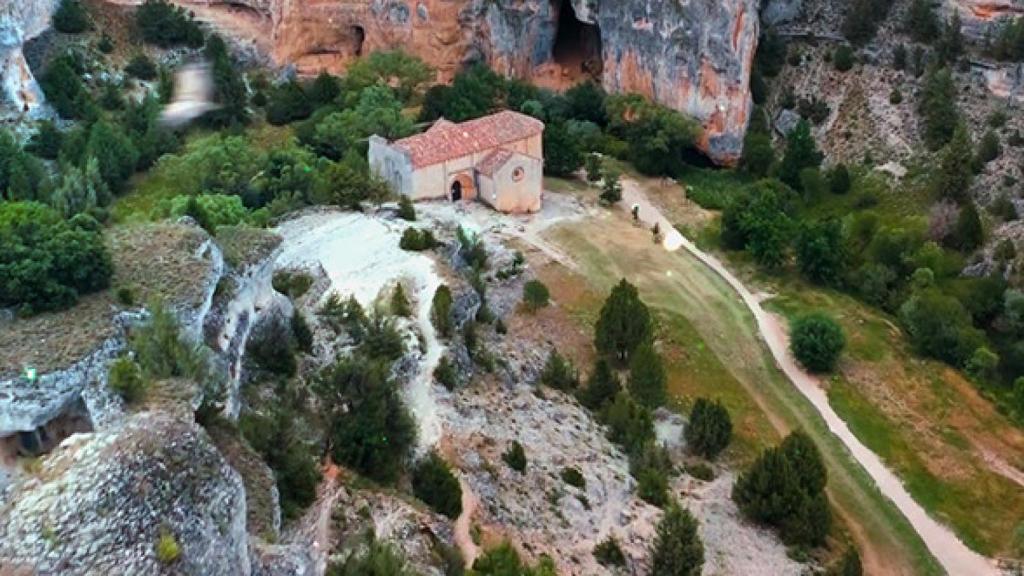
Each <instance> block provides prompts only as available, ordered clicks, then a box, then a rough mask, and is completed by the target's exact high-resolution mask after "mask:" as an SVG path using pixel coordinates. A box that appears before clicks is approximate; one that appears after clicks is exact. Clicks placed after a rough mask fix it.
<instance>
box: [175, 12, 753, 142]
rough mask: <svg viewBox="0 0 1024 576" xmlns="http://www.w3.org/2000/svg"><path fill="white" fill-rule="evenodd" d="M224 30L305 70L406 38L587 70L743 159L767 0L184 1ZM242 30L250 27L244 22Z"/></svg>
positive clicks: (444, 60)
mask: <svg viewBox="0 0 1024 576" xmlns="http://www.w3.org/2000/svg"><path fill="white" fill-rule="evenodd" d="M178 3H179V4H183V5H188V6H191V7H193V8H196V9H197V15H198V16H199V17H200V18H202V19H205V20H209V21H211V22H212V23H213V24H214V25H219V26H220V27H221V28H222V29H224V30H225V31H228V32H229V33H230V32H232V31H233V32H235V33H238V34H242V35H243V36H247V37H246V38H244V39H245V40H248V41H251V42H252V43H253V44H255V45H257V46H258V45H266V44H268V43H266V38H272V41H271V42H270V43H269V49H270V50H271V52H272V54H271V56H272V57H273V59H274V61H275V62H276V63H278V64H280V65H285V64H294V65H295V66H296V67H297V69H298V70H299V72H301V73H307V74H313V73H316V72H319V71H320V70H329V71H331V72H335V73H337V72H341V71H343V70H344V68H345V66H346V65H347V64H348V63H349V62H351V61H352V60H353V59H354V58H356V57H358V56H360V55H361V54H364V53H367V52H370V51H373V50H383V49H394V48H403V49H405V50H407V51H410V52H412V53H415V54H416V55H418V56H420V57H421V58H423V59H424V60H425V61H427V62H428V63H429V64H430V65H432V66H433V67H435V68H436V69H437V70H438V73H439V79H440V80H448V79H450V78H451V77H452V76H453V75H454V74H455V72H456V71H457V70H458V69H459V68H460V67H461V66H462V65H464V64H465V63H467V62H473V61H484V62H487V63H489V64H490V65H491V66H492V67H493V68H494V69H495V70H498V71H499V72H502V73H504V74H507V75H510V76H518V77H521V78H529V79H531V80H533V81H535V82H537V83H538V84H541V85H543V86H549V87H554V88H564V87H566V86H568V85H570V84H572V83H574V82H576V81H578V80H580V79H582V78H584V77H587V76H592V77H594V78H596V79H598V80H600V81H601V82H602V83H603V84H604V86H605V88H607V89H608V90H610V91H614V92H639V93H641V94H644V95H646V96H649V97H651V98H654V99H655V100H657V101H658V102H661V103H663V104H665V105H668V106H671V107H673V108H676V109H678V110H681V111H683V112H686V113H687V114H690V115H692V116H694V117H696V118H698V119H700V121H701V122H703V124H704V126H705V128H706V133H705V136H704V138H703V140H702V146H703V148H704V149H705V150H706V151H707V152H708V154H709V155H710V156H711V157H712V158H713V159H715V160H717V161H720V162H731V161H734V160H735V159H736V158H737V157H738V155H739V153H740V149H741V143H742V139H743V133H744V131H745V129H746V125H747V120H748V116H749V110H750V105H751V104H750V93H749V87H748V81H749V77H750V66H751V61H752V58H753V55H754V50H755V48H756V44H757V34H758V17H757V10H758V5H759V2H758V0H690V1H685V2H684V1H682V0H629V1H623V0H418V1H417V0H233V1H231V2H226V1H224V2H221V1H219V0H178ZM240 31H243V32H240Z"/></svg>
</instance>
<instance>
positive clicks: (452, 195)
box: [448, 174, 476, 202]
mask: <svg viewBox="0 0 1024 576" xmlns="http://www.w3.org/2000/svg"><path fill="white" fill-rule="evenodd" d="M475 197H476V188H475V187H474V186H473V179H472V178H470V177H469V175H468V174H458V175H456V176H455V178H453V179H452V182H451V184H450V185H449V186H448V198H449V199H450V200H451V201H452V202H458V201H460V200H472V199H473V198H475Z"/></svg>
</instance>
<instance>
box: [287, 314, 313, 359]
mask: <svg viewBox="0 0 1024 576" xmlns="http://www.w3.org/2000/svg"><path fill="white" fill-rule="evenodd" d="M291 326H292V336H293V337H294V338H295V346H296V348H298V349H299V350H301V351H303V352H305V353H306V354H310V353H312V352H313V331H312V330H311V329H310V327H309V322H307V321H306V316H305V315H304V314H303V313H302V312H300V311H299V309H298V308H295V309H293V310H292V321H291Z"/></svg>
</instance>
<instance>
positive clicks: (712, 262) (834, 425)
mask: <svg viewBox="0 0 1024 576" xmlns="http://www.w3.org/2000/svg"><path fill="white" fill-rule="evenodd" d="M620 206H622V207H623V208H624V209H625V210H627V211H630V210H632V209H633V208H634V207H637V208H638V210H639V217H640V220H641V221H642V222H643V223H644V224H645V225H646V226H648V227H652V226H653V225H654V223H655V222H657V223H658V225H659V227H660V229H661V230H662V231H663V233H664V240H663V242H662V246H663V247H664V248H665V249H666V250H668V251H677V250H679V249H680V248H683V249H685V250H686V251H687V252H688V253H689V254H691V255H692V256H693V257H695V258H696V259H698V260H699V261H701V262H702V263H703V264H704V265H705V266H707V267H708V268H709V269H710V270H712V271H713V272H714V273H715V274H716V275H718V276H719V277H720V278H721V279H722V280H724V281H725V282H726V283H727V284H728V285H729V286H730V287H731V288H732V289H733V290H734V291H735V292H736V293H737V294H739V296H740V298H741V299H742V301H743V303H744V305H745V306H746V307H747V309H749V311H750V313H751V314H753V316H754V319H755V321H756V323H757V328H758V332H759V334H760V336H761V338H762V340H763V341H764V343H765V344H767V346H768V349H769V351H770V352H771V354H772V357H773V358H774V360H775V363H776V364H777V366H778V367H779V368H780V369H781V370H782V371H783V373H784V374H785V375H786V377H787V378H788V379H789V381H790V382H792V383H793V385H794V386H795V387H796V388H797V390H799V391H800V393H801V394H802V395H803V396H804V398H806V399H807V400H808V401H809V402H810V403H811V405H812V406H813V407H814V409H815V410H816V411H817V412H818V414H819V415H820V417H821V418H822V419H823V420H824V421H825V423H826V425H827V426H828V429H829V431H830V432H831V433H832V434H834V435H835V436H836V437H837V438H839V440H841V441H842V443H843V445H844V446H845V447H846V448H847V449H848V450H849V451H850V453H851V454H852V455H853V457H854V458H855V459H856V460H857V462H858V463H859V464H860V465H861V467H863V468H864V470H865V471H866V472H867V473H868V474H869V475H870V476H871V478H872V480H874V482H875V484H876V485H877V487H878V489H879V490H880V491H881V492H882V494H884V495H885V496H886V498H888V499H889V500H891V501H892V502H893V504H895V506H896V507H897V508H898V509H899V510H900V512H901V513H902V514H903V515H904V516H905V517H906V519H907V520H908V521H909V522H910V524H911V525H912V526H913V528H914V530H915V531H916V532H917V534H918V535H919V536H920V538H921V539H922V540H923V541H924V543H925V545H926V546H927V547H928V550H929V551H930V552H931V553H932V555H934V556H935V558H936V559H937V560H938V561H939V563H940V564H941V565H942V567H943V568H944V569H945V570H946V571H947V572H949V573H950V574H972V575H974V574H976V575H984V574H998V571H997V569H996V568H995V565H994V563H993V562H992V561H991V560H989V559H988V558H985V557H984V556H981V555H980V554H978V553H976V552H974V551H972V550H971V549H969V548H968V547H967V546H966V545H965V544H964V543H963V542H961V541H960V540H959V539H958V538H957V537H956V535H955V534H954V533H953V532H952V531H951V530H950V529H949V528H947V527H946V526H944V525H942V524H940V523H939V522H937V521H935V520H934V519H932V518H931V517H930V516H929V515H928V514H927V512H925V510H924V508H922V507H921V506H920V505H919V504H918V503H917V502H915V501H914V499H913V498H911V496H910V494H909V493H908V492H907V491H906V489H905V488H904V487H903V484H902V482H900V480H899V478H898V477H897V476H896V475H895V474H894V473H893V472H892V471H890V470H889V469H888V468H887V467H886V466H885V465H884V464H883V463H882V461H881V459H880V458H879V457H878V455H876V454H875V453H874V452H872V451H871V450H869V449H868V448H867V447H866V446H864V444H862V443H861V442H860V440H858V439H857V437H856V436H854V434H853V433H852V432H851V431H850V429H849V427H848V426H847V425H846V422H844V421H843V420H842V419H841V418H840V417H839V416H838V415H837V414H836V413H835V411H834V410H833V409H832V407H831V405H830V404H829V402H828V397H827V395H826V394H825V391H824V389H822V388H821V386H820V382H819V381H818V379H817V378H815V377H814V376H811V375H810V374H808V373H807V372H805V371H804V370H802V369H801V368H800V367H799V366H798V365H797V363H796V362H795V360H794V359H793V358H792V356H791V355H790V354H789V346H788V335H787V333H786V330H785V328H784V327H783V325H782V323H781V322H780V321H779V318H778V317H776V316H774V315H773V314H770V313H768V312H766V311H765V310H764V308H763V307H762V306H761V300H762V299H763V297H761V296H758V295H755V294H753V293H752V292H750V290H748V289H747V287H746V286H744V285H743V283H741V282H740V281H739V279H737V278H736V277H735V276H733V274H732V273H731V272H729V270H727V269H726V268H725V266H724V265H723V264H722V263H721V262H720V261H719V260H718V259H717V258H715V257H713V256H711V255H709V254H707V253H706V252H704V251H702V250H700V249H699V248H697V246H696V245H695V244H694V243H693V242H691V241H690V240H688V239H687V238H685V237H683V236H682V234H680V233H679V232H678V231H676V230H675V229H674V228H673V227H672V224H671V222H669V221H668V220H667V219H666V218H665V217H664V216H662V214H661V212H660V211H659V210H658V209H657V208H656V207H655V206H653V205H652V204H651V203H650V202H649V201H648V200H647V197H646V195H645V194H644V193H643V191H642V190H641V189H640V187H639V185H638V184H637V183H636V182H635V181H632V180H630V179H628V178H626V179H623V201H622V202H621V203H620Z"/></svg>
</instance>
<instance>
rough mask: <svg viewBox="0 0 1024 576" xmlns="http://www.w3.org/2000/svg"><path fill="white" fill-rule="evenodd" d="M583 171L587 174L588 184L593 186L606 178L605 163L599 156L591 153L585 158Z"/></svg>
mask: <svg viewBox="0 0 1024 576" xmlns="http://www.w3.org/2000/svg"><path fill="white" fill-rule="evenodd" d="M583 169H584V170H585V171H586V173H587V183H588V184H590V185H591V186H593V185H594V184H596V183H598V182H600V180H601V178H602V177H603V176H604V163H603V162H602V161H601V157H600V156H599V155H597V154H594V153H590V154H587V155H586V156H585V157H584V158H583Z"/></svg>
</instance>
